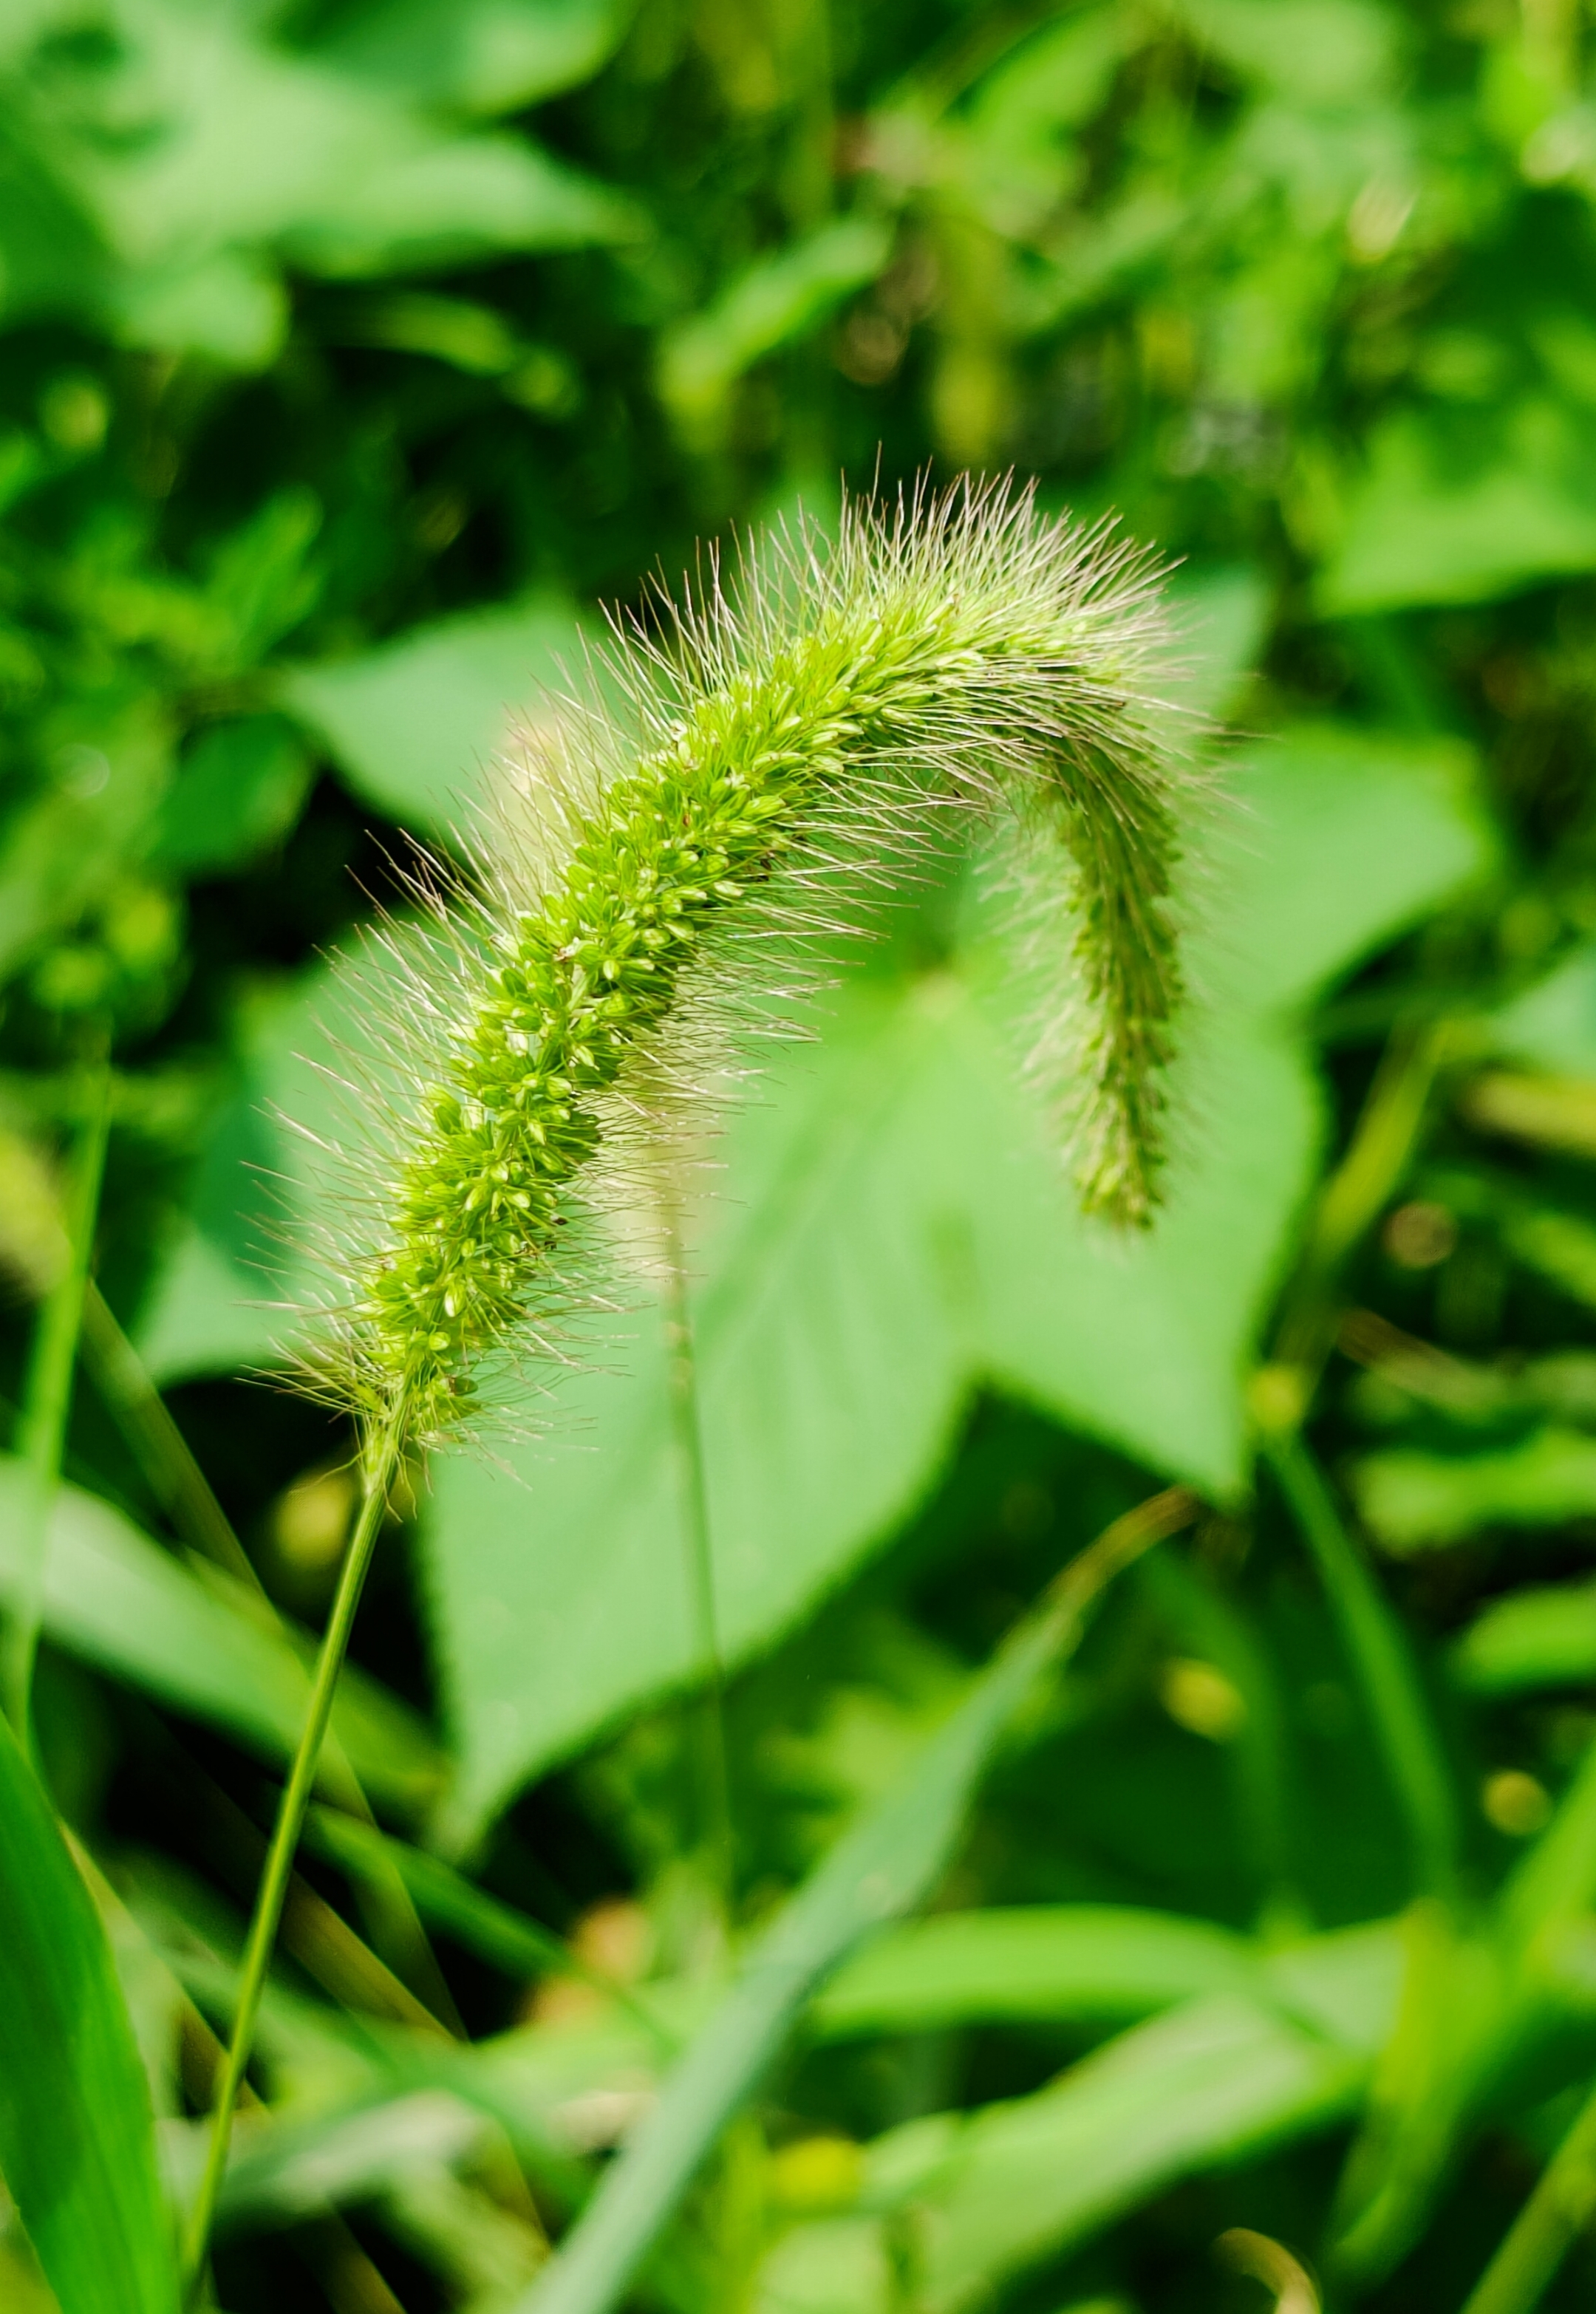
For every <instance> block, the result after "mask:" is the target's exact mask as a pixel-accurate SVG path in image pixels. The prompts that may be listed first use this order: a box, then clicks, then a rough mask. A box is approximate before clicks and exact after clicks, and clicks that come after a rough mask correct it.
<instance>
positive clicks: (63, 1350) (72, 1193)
mask: <svg viewBox="0 0 1596 2314" xmlns="http://www.w3.org/2000/svg"><path fill="white" fill-rule="evenodd" d="M86 1093H87V1099H86V1102H85V1110H84V1121H83V1125H82V1127H81V1130H80V1133H79V1137H78V1144H77V1149H76V1152H75V1160H74V1164H73V1170H72V1180H71V1185H70V1188H69V1190H68V1194H67V1209H66V1215H65V1219H66V1234H67V1243H68V1253H67V1259H66V1262H65V1263H64V1265H63V1267H62V1268H61V1271H60V1273H59V1275H58V1276H57V1277H56V1278H55V1280H54V1281H53V1283H52V1285H51V1286H50V1290H49V1292H48V1294H46V1296H45V1298H44V1301H43V1303H42V1304H41V1305H40V1312H39V1318H38V1321H37V1324H36V1327H35V1329H34V1335H33V1347H32V1352H31V1356H30V1359H29V1364H28V1374H27V1381H26V1383H25V1385H24V1388H23V1393H22V1420H21V1423H20V1425H19V1427H18V1440H17V1445H18V1453H19V1455H20V1458H21V1460H22V1463H23V1465H24V1467H25V1469H26V1471H27V1472H28V1478H29V1485H28V1493H27V1507H26V1509H25V1511H24V1514H23V1522H24V1527H25V1532H24V1534H23V1536H22V1550H21V1552H20V1554H19V1570H20V1579H19V1582H18V1585H17V1591H16V1600H15V1604H14V1606H13V1611H12V1615H11V1621H10V1623H9V1625H8V1627H7V1630H6V1633H5V1648H4V1663H3V1665H0V1691H3V1692H4V1708H5V1716H6V1718H8V1719H9V1720H10V1722H11V1724H12V1727H13V1729H14V1730H15V1733H16V1739H17V1742H18V1743H19V1744H21V1745H22V1749H23V1751H24V1752H26V1753H29V1754H30V1756H31V1752H32V1743H31V1733H30V1729H31V1718H30V1712H31V1700H32V1692H33V1665H34V1661H35V1658H36V1657H37V1656H38V1653H39V1633H40V1624H41V1622H42V1621H43V1615H44V1570H45V1561H46V1559H47V1557H48V1550H49V1523H50V1511H51V1508H52V1506H53V1505H54V1502H55V1498H56V1489H57V1486H58V1484H59V1482H60V1477H61V1457H62V1454H63V1453H64V1451H65V1448H66V1424H67V1420H68V1418H69V1417H70V1414H71V1410H72V1379H73V1374H74V1373H75V1369H76V1365H77V1347H78V1337H79V1334H80V1332H81V1330H82V1325H83V1311H84V1289H85V1287H86V1286H87V1284H88V1276H89V1264H90V1261H91V1259H92V1258H93V1245H94V1220H95V1216H96V1214H98V1212H99V1210H100V1184H101V1178H102V1176H103V1174H104V1170H105V1144H106V1139H107V1136H108V1134H109V1132H110V1067H109V1065H108V1064H106V1063H105V1062H104V1061H103V1060H102V1061H101V1063H100V1064H99V1065H98V1067H96V1068H95V1069H94V1070H93V1072H92V1073H91V1074H90V1076H89V1078H88V1080H87V1083H86Z"/></svg>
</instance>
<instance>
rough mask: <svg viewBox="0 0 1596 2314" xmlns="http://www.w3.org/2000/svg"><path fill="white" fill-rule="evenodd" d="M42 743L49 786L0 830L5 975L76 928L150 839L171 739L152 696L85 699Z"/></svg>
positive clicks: (0, 939)
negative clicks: (48, 941)
mask: <svg viewBox="0 0 1596 2314" xmlns="http://www.w3.org/2000/svg"><path fill="white" fill-rule="evenodd" d="M40 737H42V738H43V739H44V741H45V744H46V746H47V748H48V757H47V764H46V773H47V781H48V784H47V785H46V786H45V787H44V789H43V790H42V792H40V793H39V794H37V795H36V796H34V797H33V798H32V799H30V800H29V801H26V802H23V803H22V804H20V805H19V806H17V807H16V808H13V812H12V814H11V816H10V817H9V818H8V819H7V821H6V823H5V825H4V830H3V831H0V973H6V974H8V973H11V972H13V971H14V970H15V969H16V967H17V966H18V965H19V964H20V963H21V962H22V960H23V959H24V958H27V957H28V956H30V955H31V953H32V952H33V951H34V950H35V949H37V948H38V947H39V946H40V943H41V942H42V941H45V940H46V939H48V937H49V936H50V935H51V934H52V933H54V932H60V931H62V930H64V929H66V927H68V926H70V925H71V924H72V923H74V922H75V919H76V918H77V917H78V916H79V915H81V914H82V913H83V912H84V910H85V909H86V908H89V907H92V906H93V905H94V903H95V902H96V901H97V900H99V899H101V898H102V897H103V896H104V894H105V893H106V891H107V890H108V889H109V888H110V886H111V885H112V884H113V883H114V882H115V881H116V879H117V878H118V877H119V876H120V875H121V874H123V873H124V872H125V870H126V869H127V868H128V865H129V864H130V863H131V862H133V861H137V860H138V859H139V858H140V857H141V856H142V855H143V853H144V852H145V851H146V850H147V849H148V847H149V844H150V843H151V841H152V839H153V836H154V826H155V815H156V813H157V811H158V809H159V808H160V803H161V797H162V793H163V789H164V787H165V785H166V781H167V777H168V773H169V767H170V760H171V747H172V736H171V733H170V731H169V729H168V728H167V723H166V718H165V716H164V714H163V711H161V709H160V708H159V706H157V705H156V703H155V702H154V701H153V700H152V699H150V698H149V697H147V696H146V697H144V698H133V697H127V696H118V695H115V694H112V695H110V696H109V697H103V698H96V697H95V696H94V695H93V694H92V693H91V694H89V695H88V696H86V697H84V696H80V697H78V698H76V699H73V700H71V701H69V702H66V703H65V704H64V705H63V707H62V708H61V710H60V711H59V712H58V713H57V715H56V716H54V717H52V718H51V720H50V721H49V723H48V724H47V725H46V726H45V728H44V730H43V731H42V732H41V734H40Z"/></svg>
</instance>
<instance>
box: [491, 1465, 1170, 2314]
mask: <svg viewBox="0 0 1596 2314" xmlns="http://www.w3.org/2000/svg"><path fill="white" fill-rule="evenodd" d="M1194 1508H1195V1504H1194V1501H1193V1498H1192V1497H1191V1496H1190V1495H1188V1494H1187V1493H1186V1490H1185V1489H1184V1488H1170V1489H1169V1490H1168V1492H1167V1493H1165V1494H1162V1495H1158V1496H1155V1497H1152V1499H1151V1501H1149V1502H1147V1503H1144V1504H1143V1505H1142V1506H1141V1507H1140V1508H1139V1509H1138V1510H1135V1511H1133V1512H1131V1513H1129V1514H1128V1515H1127V1516H1126V1517H1124V1518H1123V1519H1121V1520H1119V1521H1118V1522H1117V1523H1116V1524H1115V1525H1114V1526H1112V1527H1110V1528H1109V1529H1108V1530H1107V1532H1106V1533H1105V1534H1104V1535H1102V1536H1101V1537H1100V1538H1099V1539H1098V1541H1097V1542H1096V1543H1095V1544H1094V1545H1093V1546H1092V1547H1091V1549H1090V1550H1087V1551H1084V1552H1082V1554H1081V1556H1080V1558H1079V1559H1076V1560H1075V1561H1074V1562H1073V1564H1072V1565H1071V1567H1070V1568H1067V1569H1066V1570H1065V1572H1064V1575H1063V1577H1062V1579H1061V1580H1060V1582H1059V1583H1058V1584H1057V1585H1054V1590H1053V1592H1052V1593H1051V1594H1049V1596H1048V1598H1047V1599H1046V1600H1045V1602H1044V1603H1043V1604H1042V1606H1041V1607H1040V1608H1039V1609H1038V1610H1037V1611H1036V1612H1035V1613H1033V1614H1031V1615H1029V1616H1027V1618H1026V1620H1025V1621H1023V1622H1022V1623H1021V1624H1020V1625H1019V1626H1018V1628H1017V1629H1016V1630H1014V1631H1013V1632H1012V1633H1011V1634H1010V1637H1009V1638H1008V1640H1007V1641H1006V1642H1005V1644H1004V1646H1003V1647H1001V1649H1000V1651H999V1653H998V1655H997V1656H996V1657H995V1659H994V1660H993V1662H992V1664H991V1665H990V1666H989V1667H988V1669H987V1670H986V1671H984V1672H983V1673H982V1674H981V1675H980V1676H979V1677H978V1678H977V1679H976V1681H975V1682H974V1685H973V1686H972V1688H971V1690H970V1692H969V1693H968V1695H967V1696H966V1699H965V1700H964V1702H963V1703H962V1704H961V1705H960V1706H959V1708H958V1709H957V1711H956V1712H955V1713H954V1715H953V1717H952V1718H950V1719H949V1720H948V1722H947V1723H946V1725H945V1726H944V1727H942V1728H941V1729H940V1730H939V1733H938V1734H937V1735H936V1736H933V1737H932V1738H931V1740H930V1743H929V1744H927V1745H926V1747H925V1749H924V1751H923V1752H922V1753H921V1755H920V1758H919V1760H918V1761H917V1762H916V1763H915V1765H914V1767H913V1769H912V1770H911V1771H910V1772H909V1774H908V1775H907V1776H905V1777H904V1780H903V1781H902V1782H901V1783H899V1784H898V1785H897V1786H896V1787H895V1788H894V1790H893V1791H892V1792H891V1793H890V1794H889V1795H888V1797H887V1798H886V1800H885V1801H883V1802H882V1803H881V1804H880V1806H877V1807H876V1808H875V1809H873V1810H872V1811H871V1813H870V1814H869V1815H868V1816H867V1817H866V1818H865V1819H864V1821H863V1822H862V1823H861V1824H859V1825H857V1826H856V1827H855V1829H854V1830H853V1831H852V1832H851V1833H849V1834H848V1835H847V1837H846V1838H844V1839H843V1840H842V1841H841V1842H840V1843H839V1845H838V1846H837V1847H836V1848H835V1849H833V1851H832V1853H831V1854H830V1856H828V1857H827V1859H825V1861H824V1864H822V1865H821V1867H820V1868H819V1869H818V1870H817V1871H816V1873H815V1875H814V1877H812V1878H811V1879H810V1880H809V1881H808V1882H807V1884H806V1886H804V1887H803V1888H802V1889H801V1890H800V1891H799V1893H798V1895H797V1896H795V1897H794V1898H793V1900H792V1901H791V1903H789V1904H788V1905H787V1906H786V1907H785V1909H784V1910H783V1911H782V1912H780V1914H779V1915H778V1917H777V1919H776V1920H775V1921H774V1922H773V1923H772V1926H771V1928H770V1929H769V1930H767V1931H766V1932H765V1934H764V1935H763V1937H762V1938H761V1939H759V1942H758V1944H757V1945H756V1946H755V1947H754V1951H753V1953H752V1954H751V1955H750V1956H749V1959H748V1962H747V1964H746V1965H745V1968H744V1970H743V1973H742V1974H741V1975H740V1977H739V1978H738V1980H737V1982H736V1983H735V1984H734V1985H733V1987H732V1989H731V1991H730V1992H728V1993H727V1996H726V1999H725V2000H723V2001H722V2002H721V2004H720V2006H719V2009H717V2010H716V2011H715V2013H714V2015H713V2016H712V2017H711V2018H710V2021H709V2023H708V2025H707V2026H706V2027H704V2029H703V2031H702V2032H701V2033H700V2035H699V2036H698V2037H697V2039H696V2040H695V2041H694V2042H693V2043H692V2045H691V2047H690V2048H689V2049H688V2051H687V2053H686V2055H685V2056H684V2058H683V2061H682V2062H681V2064H680V2065H679V2066H678V2067H677V2069H676V2071H675V2073H673V2074H672V2076H671V2077H670V2079H669V2080H667V2082H666V2087H665V2089H664V2092H663V2094H662V2096H661V2098H660V2100H659V2103H658V2105H657V2106H656V2107H655V2109H654V2111H653V2112H652V2114H650V2115H649V2117H648V2120H647V2122H645V2124H643V2126H642V2127H641V2128H640V2129H639V2131H638V2133H637V2134H636V2135H635V2136H634V2137H632V2138H631V2139H630V2140H629V2141H628V2142H627V2144H626V2146H625V2148H624V2150H623V2151H622V2154H621V2155H620V2158H619V2159H617V2160H616V2162H615V2164H614V2166H613V2168H611V2169H610V2170H609V2171H608V2173H607V2174H606V2176H605V2177H604V2184H603V2185H602V2186H601V2187H600V2188H599V2191H598V2193H597V2194H596V2195H595V2198H594V2200H593V2201H592V2203H591V2204H589V2205H588V2207H587V2209H586V2211H585V2212H584V2213H583V2215H582V2218H581V2219H580V2221H578V2224H577V2226H576V2228H575V2229H574V2230H573V2231H572V2233H571V2235H570V2237H569V2239H568V2240H567V2241H566V2242H565V2243H564V2244H563V2245H562V2247H561V2248H560V2253H559V2255H558V2256H557V2257H556V2258H555V2259H554V2261H553V2263H552V2265H551V2266H550V2267H549V2269H548V2271H547V2273H546V2274H544V2275H543V2276H542V2277H541V2278H540V2280H539V2281H538V2283H536V2284H535V2285H534V2286H533V2289H532V2291H531V2292H529V2293H528V2294H527V2296H526V2297H525V2300H524V2301H522V2302H521V2304H520V2306H519V2307H518V2309H517V2314H605V2310H606V2309H608V2308H609V2307H611V2306H613V2304H614V2303H615V2301H616V2300H617V2299H618V2298H619V2297H620V2295H621V2293H622V2291H623V2290H624V2289H625V2288H626V2285H627V2283H628V2282H629V2281H630V2278H631V2276H632V2274H634V2273H635V2272H636V2271H637V2268H638V2266H639V2264H640V2263H641V2261H642V2259H643V2258H644V2257H646V2256H647V2254H648V2250H649V2248H650V2247H651V2246H652V2244H653V2242H654V2241H655V2239H657V2236H658V2234H659V2231H660V2230H661V2228H662V2227H663V2226H664V2225H665V2224H666V2221H667V2220H668V2219H669V2217H670V2216H671V2214H672V2212H673V2211H674V2210H675V2208H676V2206H677V2204H679V2202H680V2201H681V2198H682V2196H683V2194H684V2193H685V2192H686V2190H687V2188H688V2186H690V2185H691V2183H692V2178H693V2177H694V2175H695V2173H696V2171H697V2169H698V2168H699V2165H700V2163H701V2161H702V2160H703V2159H704V2157H705V2156H706V2154H707V2153H708V2152H709V2151H710V2148H711V2146H712V2145H713V2144H714V2142H715V2141H716V2139H717V2138H718V2137H719V2134H720V2132H721V2130H722V2129H723V2128H724V2127H725V2125H726V2124H727V2122H728V2121H729V2120H730V2118H731V2116H732V2115H733V2114H735V2113H736V2111H737V2109H738V2107H739V2106H741V2105H742V2104H743V2102H744V2101H745V2098H747V2097H748V2096H749V2094H750V2093H751V2091H752V2090H753V2089H754V2086H755V2084H756V2083H757V2081H758V2080H759V2078H760V2076H761V2075H762V2073H763V2071H764V2069H765V2067H766V2066H767V2065H768V2064H769V2062H771V2060H772V2057H774V2055H775V2054H776V2053H777V2051H778V2050H779V2049H780V2045H781V2044H782V2042H783V2041H784V2040H785V2038H786V2037H787V2035H788V2033H789V2031H790V2029H791V2027H792V2026H793V2023H794V2021H795V2020H796V2018H797V2017H798V2012H799V2010H800V2009H801V2008H802V2007H803V2005H804V2003H805V2002H806V2000H807V1999H808V1998H809V1996H810V1994H811V1993H812V1992H814V1991H815V1989H816V1987H817V1986H818V1985H819V1984H820V1983H821V1982H822V1981H823V1980H824V1977H825V1976H826V1975H827V1974H829V1973H830V1972H831V1970H832V1969H833V1968H834V1967H835V1966H836V1965H837V1963H838V1962H839V1961H841V1960H842V1958H843V1957H844V1956H846V1955H847V1954H848V1953H849V1952H851V1950H852V1949H853V1947H855V1946H856V1945H858V1944H859V1943H860V1941H861V1940H862V1939H863V1938H865V1937H866V1936H868V1935H869V1932H870V1931H871V1930H873V1929H877V1928H880V1927H882V1926H883V1925H884V1924H885V1923H886V1921H891V1920H893V1919H895V1917H897V1916H898V1915H900V1914H902V1913H904V1912H907V1911H909V1909H910V1908H911V1906H913V1904H915V1903H918V1902H919V1901H920V1899H921V1897H922V1896H923V1895H924V1894H925V1893H926V1891H927V1889H928V1888H929V1887H930V1886H931V1885H932V1883H933V1882H934V1881H935V1879H936V1877H937V1875H938V1874H939V1872H940V1871H941V1870H942V1869H943V1868H944V1866H945V1865H946V1863H947V1861H948V1856H949V1854H950V1852H951V1850H952V1848H953V1844H954V1841H956V1840H957V1836H958V1833H959V1829H960V1826H961V1825H962V1824H963V1822H964V1819H965V1814H966V1809H967V1808H968V1806H969V1804H970V1801H971V1799H972V1797H973V1796H974V1790H975V1787H976V1784H977V1782H978V1780H979V1779H980V1777H981V1774H982V1772H983V1770H984V1768H985V1767H986V1765H987V1762H988V1761H989V1760H990V1759H991V1757H992V1753H993V1751H994V1750H995V1749H996V1747H997V1745H998V1744H999V1743H1000V1742H1001V1738H1002V1736H1003V1734H1004V1732H1005V1730H1006V1729H1007V1728H1008V1727H1009V1726H1010V1723H1011V1722H1012V1720H1013V1719H1014V1718H1015V1717H1016V1716H1017V1714H1018V1712H1019V1710H1020V1709H1021V1708H1022V1707H1023V1706H1024V1704H1025V1703H1026V1701H1027V1699H1028V1698H1029V1697H1030V1696H1031V1695H1032V1694H1033V1693H1034V1692H1035V1691H1036V1683H1037V1682H1038V1680H1039V1679H1040V1678H1041V1677H1042V1675H1043V1674H1045V1672H1047V1671H1049V1670H1050V1669H1051V1668H1052V1667H1053V1666H1054V1665H1056V1664H1057V1662H1058V1661H1059V1659H1060V1657H1061V1656H1063V1655H1065V1654H1067V1653H1068V1652H1069V1651H1070V1649H1071V1647H1073V1646H1074V1644H1075V1642H1076V1641H1077V1639H1078V1638H1079V1637H1080V1630H1081V1629H1082V1624H1083V1621H1084V1617H1085V1613H1086V1611H1087V1609H1088V1607H1089V1604H1090V1603H1091V1602H1092V1600H1093V1599H1094V1598H1095V1597H1096V1595H1097V1594H1098V1592H1099V1591H1100V1590H1101V1589H1102V1587H1103V1585H1105V1584H1106V1583H1107V1581H1108V1580H1109V1579H1110V1578H1111V1577H1112V1576H1113V1575H1114V1574H1115V1573H1116V1572H1117V1571H1118V1569H1119V1568H1121V1567H1122V1566H1124V1565H1126V1564H1128V1563H1129V1562H1130V1560H1132V1559H1135V1558H1137V1557H1139V1556H1140V1555H1141V1553H1142V1551H1143V1550H1146V1549H1148V1548H1149V1547H1150V1546H1151V1544H1152V1543H1153V1542H1155V1541H1158V1539H1159V1538H1160V1536H1161V1535H1166V1534H1169V1533H1172V1532H1175V1531H1176V1530H1177V1529H1178V1528H1179V1527H1180V1526H1182V1525H1184V1524H1185V1523H1186V1520H1187V1519H1188V1518H1189V1517H1190V1516H1191V1515H1192V1512H1193V1510H1194Z"/></svg>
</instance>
